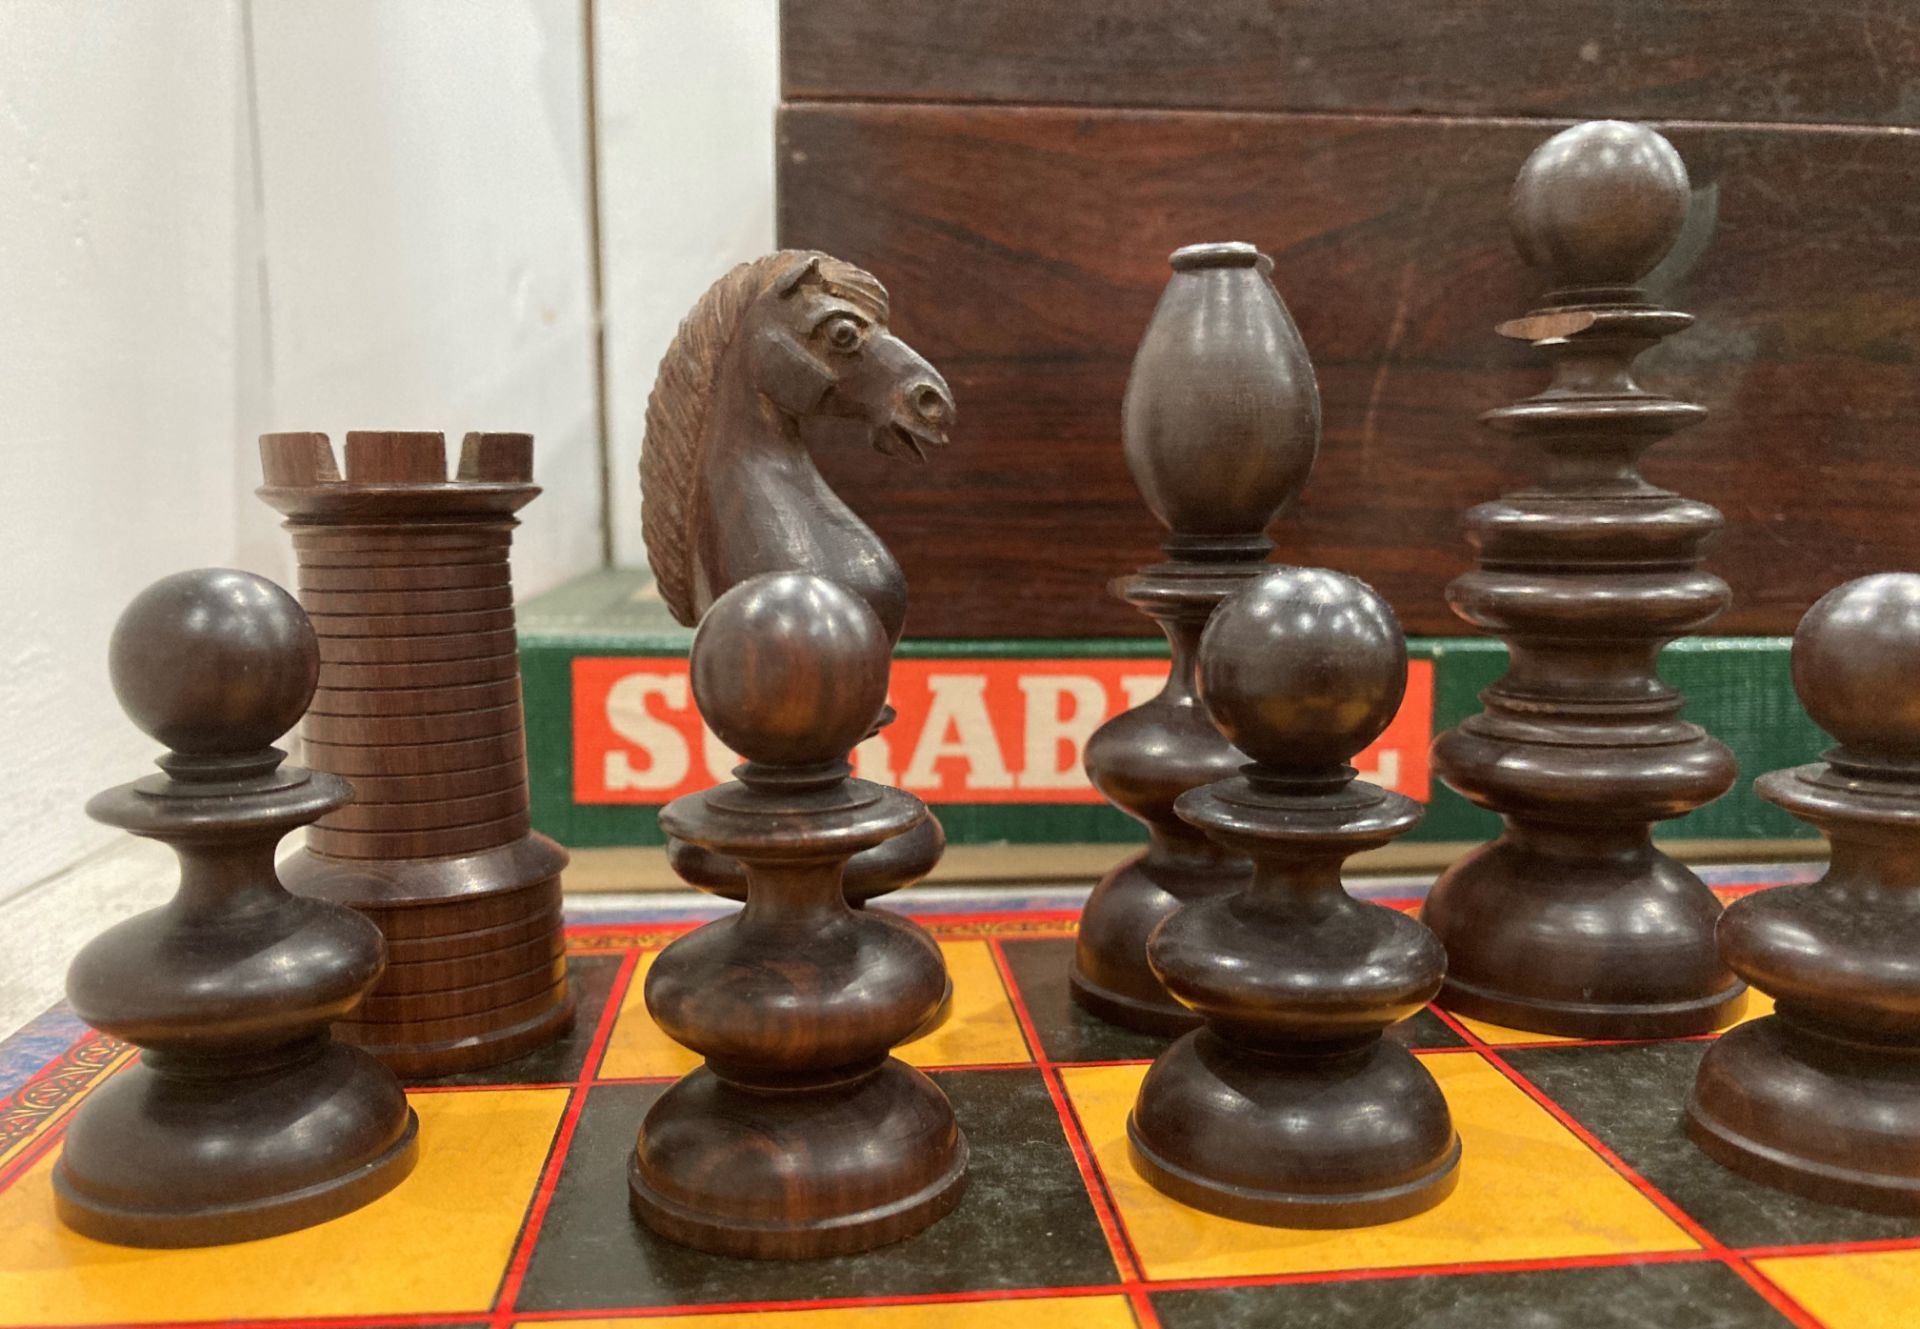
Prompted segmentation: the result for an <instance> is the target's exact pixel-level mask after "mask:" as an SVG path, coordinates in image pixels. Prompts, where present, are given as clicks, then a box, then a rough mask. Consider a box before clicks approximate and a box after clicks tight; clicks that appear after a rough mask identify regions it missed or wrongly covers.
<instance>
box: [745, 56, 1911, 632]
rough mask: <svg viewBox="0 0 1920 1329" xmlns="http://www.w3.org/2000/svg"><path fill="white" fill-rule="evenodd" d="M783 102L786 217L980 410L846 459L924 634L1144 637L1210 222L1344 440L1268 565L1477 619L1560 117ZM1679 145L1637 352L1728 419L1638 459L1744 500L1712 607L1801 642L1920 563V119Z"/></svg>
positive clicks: (1732, 628) (1724, 621)
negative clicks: (1129, 411)
mask: <svg viewBox="0 0 1920 1329" xmlns="http://www.w3.org/2000/svg"><path fill="white" fill-rule="evenodd" d="M1483 63H1484V62H1483ZM1706 95H1710V93H1703V96H1706ZM780 125H781V127H780V134H781V154H780V234H781V237H782V239H783V240H784V241H785V242H787V243H792V244H806V245H822V246H828V247H831V248H832V249H833V250H834V252H836V253H839V254H841V255H842V256H844V257H846V258H848V259H850V260H852V261H855V262H858V263H860V264H861V265H862V266H863V267H866V268H868V269H870V270H872V271H873V272H875V273H876V274H877V275H879V276H880V277H881V278H882V279H883V280H884V281H885V282H886V283H887V285H888V287H889V289H890V290H891V291H892V293H893V296H894V302H895V305H896V307H897V310H898V312H897V314H896V316H895V319H894V326H895V328H896V329H897V330H898V331H899V333H900V334H901V335H902V336H904V337H907V338H908V339H910V340H911V341H912V342H913V344H914V345H915V346H916V348H918V349H919V350H920V351H922V352H924V353H925V354H926V355H927V356H928V357H929V358H930V359H932V360H933V361H934V362H936V363H938V364H939V365H940V366H941V368H942V370H943V372H944V373H945V375H946V377H947V379H948V381H949V382H950V383H951V385H952V387H953V390H954V394H955V396H956V398H957V399H958V400H959V401H960V402H961V403H963V405H964V408H965V409H964V411H963V412H962V414H961V416H960V418H959V420H958V422H957V424H956V427H955V429H954V432H953V441H954V445H953V447H951V448H950V449H948V450H947V451H946V452H945V453H944V454H943V455H942V457H941V459H940V464H939V465H938V466H929V467H926V468H924V469H918V470H912V471H904V470H902V469H900V468H897V467H887V466H875V465H874V464H873V462H872V459H870V458H866V457H862V456H860V455H857V454H856V453H854V452H851V451H848V452H840V453H830V454H822V456H821V457H820V464H821V467H822V470H823V471H824V472H825V473H826V474H827V477H828V480H829V481H830V483H832V484H833V486H834V487H835V488H836V490H838V491H839V492H840V493H841V494H842V495H843V496H844V497H845V498H846V499H847V501H848V502H849V503H850V504H852V505H853V506H854V507H855V508H856V509H857V510H859V511H860V512H861V513H862V515H863V517H864V518H865V519H866V520H867V521H868V523H869V524H870V525H871V526H872V527H873V528H874V530H875V531H876V532H878V533H879V535H880V536H881V538H882V539H883V540H885V541H886V542H887V544H888V545H889V546H890V547H891V548H892V549H893V551H894V553H895V555H896V556H897V557H898V558H899V560H900V563H901V565H902V567H904V569H905V571H906V574H907V577H908V578H909V580H910V581H911V583H912V585H913V587H914V605H915V608H914V620H913V630H914V632H915V633H916V634H920V635H926V636H953V637H1029V636H1132V635H1138V633H1139V631H1140V624H1139V620H1138V617H1137V616H1136V615H1135V614H1134V612H1133V611H1132V610H1131V609H1129V608H1128V607H1127V606H1126V605H1125V604H1123V603H1120V602H1118V601H1115V600H1112V599H1110V598H1108V597H1103V596H1100V595H1097V594H1093V593H1091V591H1090V588H1092V587H1095V586H1098V585H1100V584H1102V583H1103V582H1105V581H1106V580H1107V579H1108V578H1109V577H1110V576H1111V575H1112V572H1113V569H1114V567H1115V566H1116V565H1119V566H1123V567H1124V566H1137V565H1139V564H1142V563H1145V562H1148V561H1150V560H1151V559H1152V558H1153V556H1154V546H1155V544H1156V542H1157V539H1158V531H1157V529H1156V524H1155V522H1154V520H1153V518H1152V516H1151V515H1150V514H1149V513H1147V512H1146V511H1144V510H1143V509H1142V507H1141V505H1140V502H1139V497H1138V493H1137V491H1136V490H1135V488H1134V486H1133V484H1132V481H1131V478H1130V476H1129V475H1128V473H1127V470H1126V467H1125V464H1124V461H1123V459H1122V456H1121V452H1120V448H1119V446H1118V439H1119V427H1120V413H1119V403H1120V400H1121V396H1122V392H1123V390H1124V386H1125V381H1126V375H1127V371H1128V365H1129V362H1130V359H1131V356H1132V353H1133V350H1134V338H1135V335H1136V333H1137V330H1138V329H1139V328H1140V327H1142V326H1143V325H1144V324H1145V322H1146V320H1147V318H1148V316H1149V315H1150V313H1151V310H1152V308H1153V305H1154V302H1155V300H1156V299H1157V298H1158V293H1159V290H1160V287H1161V286H1162V284H1163V282H1164V268H1163V267H1162V263H1163V261H1164V256H1165V254H1167V253H1168V252H1169V251H1171V250H1172V249H1173V248H1175V247H1176V246H1177V245H1179V244H1181V243H1183V242H1185V241H1186V240H1188V239H1189V238H1191V237H1193V236H1195V235H1217V236H1232V237H1235V238H1239V239H1244V240H1247V241H1250V242H1252V243H1255V244H1257V245H1259V246H1260V248H1262V249H1263V250H1266V251H1267V252H1269V253H1271V254H1272V255H1273V256H1274V260H1275V268H1274V280H1275V282H1276V284H1277V285H1278V287H1279V288H1280V289H1281V290H1282V291H1284V292H1285V293H1286V297H1287V303H1288V306H1289V308H1290V309H1291V311H1292V313H1293V316H1294V318H1295V320H1296V321H1297V323H1298V325H1299V328H1300V331H1301V334H1302V336H1303V338H1304V339H1305V342H1306V345H1307V348H1308V350H1309V351H1310V352H1311V354H1312V355H1313V358H1314V362H1315V367H1316V370H1317V373H1318V378H1319V383H1320V390H1321V396H1322V401H1323V413H1324V419H1325V432H1324V440H1323V443H1322V447H1321V453H1320V458H1319V461H1318V462H1317V464H1316V468H1315V478H1314V482H1313V484H1312V485H1310V486H1309V487H1308V488H1307V489H1306V491H1305V492H1304V493H1303V495H1302V497H1301V500H1300V502H1299V504H1298V505H1297V507H1296V508H1295V509H1294V510H1293V514H1292V516H1291V518H1290V519H1289V520H1288V521H1287V522H1286V523H1284V524H1283V526H1282V527H1281V528H1280V529H1279V530H1278V531H1277V532H1276V534H1277V536H1278V538H1279V543H1280V549H1279V554H1278V557H1279V558H1280V559H1281V560H1284V561H1287V562H1292V563H1296V564H1305V565H1326V566H1332V567H1338V568H1342V569H1345V570H1348V571H1351V572H1353V573H1355V574H1356V575H1359V576H1362V577H1364V578H1365V579H1366V580H1367V581H1368V582H1369V583H1370V584H1372V585H1373V586H1375V587H1376V588H1377V589H1378V590H1379V591H1380V592H1381V593H1382V594H1384V595H1385V596H1386V597H1387V598H1388V600H1389V601H1390V602H1391V603H1392V604H1393V605H1394V608H1395V610H1396V612H1397V613H1398V614H1399V615H1400V617H1401V620H1402V622H1403V623H1404V624H1405V625H1406V626H1407V628H1408V630H1409V631H1415V632H1424V633H1439V634H1453V633H1458V632H1459V631H1460V630H1461V629H1460V625H1459V623H1458V621H1457V620H1456V619H1454V618H1453V617H1452V615H1451V614H1450V613H1449V612H1448V611H1447V609H1446V606H1445V601H1444V587H1445V585H1446V583H1447V581H1448V580H1450V579H1451V578H1452V577H1454V576H1456V575H1458V574H1459V573H1461V572H1463V571H1465V570H1466V568H1467V567H1468V565H1469V550H1468V549H1467V546H1466V545H1465V544H1464V542H1463V541H1462V540H1461V538H1460V528H1459V517H1460V514H1461V513H1462V512H1463V511H1465V510H1466V509H1467V508H1469V507H1471V506H1472V505H1473V504H1475V503H1477V502H1480V501H1482V500H1485V499H1488V498H1492V497H1493V496H1495V495H1497V494H1499V493H1501V492H1502V491H1503V490H1505V489H1507V488H1510V487H1511V486H1512V484H1513V482H1514V479H1515V478H1516V477H1517V476H1521V475H1524V474H1525V473H1526V472H1527V469H1528V467H1529V466H1530V465H1531V458H1530V456H1529V453H1528V450H1527V448H1526V447H1525V446H1524V445H1523V444H1520V443H1517V442H1515V441H1513V440H1509V439H1505V438H1502V437H1499V436H1496V435H1492V434H1489V433H1487V432H1486V431H1483V430H1480V429H1479V428H1478V427H1477V426H1476V425H1475V424H1474V423H1473V421H1474V419H1475V417H1477V416H1478V415H1479V414H1480V412H1482V411H1484V410H1486V409H1488V408H1490V407H1493V406H1496V405H1499V404H1500V403H1502V402H1505V401H1511V400H1513V399H1515V398H1518V397H1521V396H1524V395H1526V394H1527V393H1528V392H1531V391H1532V390H1533V387H1534V384H1535V382H1536V381H1537V368H1536V365H1537V362H1536V361H1535V360H1534V359H1533V357H1531V356H1530V355H1529V354H1528V353H1527V351H1526V348H1525V346H1524V345H1521V344H1516V343H1502V342H1501V341H1500V340H1499V339H1497V338H1492V337H1489V336H1488V335H1487V328H1488V327H1489V326H1490V325H1492V324H1494V323H1496V322H1498V321H1500V320H1501V319H1504V318H1508V317H1511V316H1512V314H1513V313H1514V312H1515V311H1518V310H1522V309H1526V308H1528V307H1529V306H1530V305H1531V304H1532V303H1534V302H1535V300H1536V298H1537V296H1538V294H1539V291H1538V289H1537V285H1536V282H1535V280H1534V279H1533V278H1531V277H1530V276H1529V275H1528V273H1527V272H1526V269H1525V268H1524V267H1523V266H1522V265H1521V264H1518V263H1516V262H1514V260H1513V254H1512V247H1511V242H1510V241H1509V240H1508V238H1507V226H1506V218H1505V212H1504V205H1505V199H1506V194H1507V190H1508V187H1509V185H1510V184H1511V182H1512V179H1513V176H1514V173H1515V171H1516V170H1517V169H1518V168H1519V166H1520V163H1521V162H1522V161H1523V160H1524V159H1525V158H1526V156H1527V154H1528V153H1529V152H1530V151H1532V149H1533V148H1534V147H1535V146H1537V144H1538V143H1539V142H1540V140H1541V139H1542V138H1543V137H1545V135H1546V133H1547V132H1549V131H1550V129H1551V126H1542V125H1539V124H1535V123H1518V122H1507V121H1496V120H1485V119H1457V118H1447V117H1438V116H1426V117H1417V118H1416V117H1390V116H1389V117H1382V116H1370V115H1358V114H1355V115H1331V116H1313V115H1272V114H1200V113H1179V112H1166V111H1154V110H1094V109H1086V110H1082V109H1073V108H1028V107H960V106H935V105H871V104H846V105H832V104H822V103H801V104H793V105H789V106H788V107H787V108H786V109H785V110H784V111H783V112H782V115H781V122H780ZM1669 137H1670V138H1671V139H1672V141H1673V142H1674V143H1675V144H1676V146H1677V147H1678V148H1679V150H1680V151H1681V153H1682V154H1683V156H1684V157H1685V158H1686V160H1687V163H1688V168H1689V171H1690V173H1691V176H1692V183H1693V195H1692V199H1691V202H1690V211H1689V218H1688V223H1687V228H1686V230H1685V231H1684V232H1683V234H1682V236H1681V239H1680V241H1679V243H1678V244H1677V245H1676V247H1675V250H1674V253H1673V255H1672V256H1671V257H1670V258H1669V259H1668V260H1667V262H1666V263H1664V264H1663V265H1662V266H1661V268H1660V269H1658V270H1657V271H1656V272H1655V273H1654V274H1653V275H1652V277H1651V279H1650V289H1651V290H1652V291H1653V293H1654V295H1655V297H1656V298H1658V299H1663V300H1666V301H1667V302H1668V303H1681V304H1684V306H1685V307H1686V308H1687V309H1689V310H1690V311H1692V312H1693V313H1695V314H1696V315H1697V316H1698V318H1699V322H1698V324H1697V325H1696V326H1695V327H1693V328H1691V329H1689V330H1688V331H1686V332H1685V333H1682V334H1679V335H1677V336H1674V337H1671V338H1669V339H1668V340H1667V341H1666V342H1665V343H1663V344H1662V345H1661V346H1659V347H1657V348H1655V349H1654V350H1652V351H1651V352H1649V353H1648V355H1647V356H1646V357H1645V358H1644V359H1643V361H1642V362H1641V374H1642V378H1643V380H1644V381H1645V382H1646V383H1647V384H1649V385H1650V386H1652V387H1655V388H1658V387H1662V386H1665V385H1669V384H1671V385H1674V386H1675V387H1680V388H1683V389H1684V395H1686V396H1687V397H1689V398H1690V399H1692V400H1696V401H1699V402H1700V403H1702V404H1703V405H1704V406H1706V407H1707V408H1708V411H1709V415H1708V418H1707V420H1706V421H1705V422H1704V423H1703V424H1701V425H1700V426H1699V427H1697V428H1695V429H1692V430H1689V431H1688V432H1687V433H1686V434H1684V435H1682V436H1680V437H1677V438H1675V439H1674V440H1672V441H1671V442H1670V443H1669V444H1666V445H1663V446H1662V448H1661V449H1660V450H1659V451H1658V452H1657V453H1655V454H1654V455H1653V456H1651V457H1650V458H1649V459H1648V462H1647V474H1648V475H1649V477H1650V478H1651V479H1652V480H1654V482H1656V483H1658V484H1661V485H1663V486H1666V487H1668V488H1671V489H1673V490H1675V491H1677V492H1680V493H1684V494H1688V495H1691V496H1696V497H1698V498H1700V499H1702V500H1703V501H1706V502H1709V503H1711V504H1712V505H1714V506H1715V507H1718V508H1719V509H1721V510H1722V511H1723V512H1724V513H1725V514H1726V516H1727V519H1728V524H1727V529H1726V532H1725V534H1724V536H1723V538H1722V539H1721V541H1720V542H1719V544H1718V545H1717V546H1716V548H1715V549H1714V551H1713V555H1712V560H1711V567H1712V568H1713V569H1714V570H1715V571H1717V572H1719V573H1720V574H1721V575H1722V576H1724V577H1725V578H1726V579H1727V580H1728V581H1729V582H1730V583H1731V584H1732V587H1733V592H1734V600H1733V607H1732V608H1731V609H1730V610H1729V612H1728V613H1727V614H1725V615H1723V616H1722V617H1721V618H1720V619H1719V620H1717V621H1716V622H1715V623H1714V624H1713V630H1714V631H1718V632H1736V633H1776V632H1777V633H1786V632H1790V631H1791V630H1792V627H1793V624H1794V623H1795V622H1796V621H1797V620H1798V618H1799V615H1800V614H1801V613H1802V612H1803V611H1804V610H1805V609H1806V607H1807V606H1808V605H1809V604H1811V603H1812V601H1813V600H1814V599H1815V598H1816V597H1817V596H1818V595H1819V594H1820V593H1821V592H1823V591H1824V590H1825V589H1826V588H1827V587H1828V586H1830V585H1831V584H1832V582H1833V581H1834V579H1836V578H1841V577H1846V576H1849V575H1855V574H1859V573H1864V572H1868V571H1872V570H1874V569H1875V568H1878V567H1881V566H1887V565H1920V523H1914V522H1912V521H1910V520H1908V519H1907V517H1908V511H1907V509H1908V501H1907V495H1909V494H1910V493H1911V491H1912V487H1913V485H1914V484H1915V483H1916V476H1915V473H1914V468H1915V462H1914V461H1913V459H1912V457H1911V456H1910V455H1909V453H1910V450H1909V449H1907V448H1906V447H1905V446H1904V445H1903V444H1902V443H1901V441H1900V440H1901V439H1902V438H1903V436H1904V434H1903V430H1904V423H1903V422H1904V421H1906V420H1909V419H1912V418H1914V417H1915V416H1917V415H1920V374H1916V373H1915V372H1914V364H1913V358H1914V347H1916V346H1920V292H1917V291H1916V288H1915V287H1914V283H1913V282H1911V281H1910V280H1908V274H1910V273H1912V272H1914V271H1916V270H1920V195H1916V194H1915V192H1914V191H1912V190H1910V189H1907V188H1905V187H1904V182H1906V181H1908V180H1911V179H1912V178H1913V177H1914V176H1915V174H1916V173H1920V140H1917V139H1915V138H1914V137H1913V136H1912V135H1906V134H1895V133H1891V132H1888V131H1885V130H1848V129H1814V128H1791V129H1779V128H1769V127H1755V126H1742V125H1693V124H1689V125H1685V126H1675V127H1672V128H1671V129H1670V132H1669Z"/></svg>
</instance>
